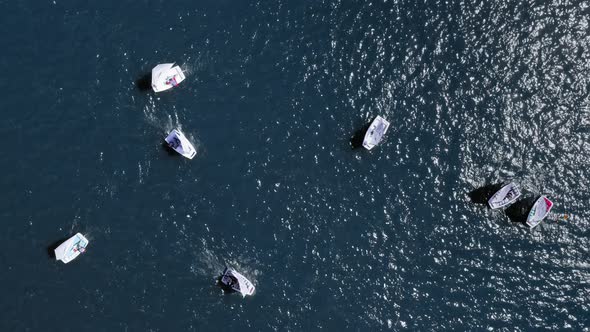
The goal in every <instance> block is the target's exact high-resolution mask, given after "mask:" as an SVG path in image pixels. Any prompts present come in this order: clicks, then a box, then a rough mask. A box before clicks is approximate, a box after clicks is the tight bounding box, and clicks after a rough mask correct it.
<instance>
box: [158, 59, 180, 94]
mask: <svg viewBox="0 0 590 332" xmlns="http://www.w3.org/2000/svg"><path fill="white" fill-rule="evenodd" d="M185 78H186V77H185V76H184V73H183V72H182V70H181V69H180V67H179V66H175V65H174V63H162V64H159V65H157V66H155V67H154V69H152V89H154V92H162V91H166V90H168V89H172V88H173V87H175V86H177V85H178V84H180V82H182V81H184V79H185Z"/></svg>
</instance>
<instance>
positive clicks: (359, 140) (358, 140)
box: [350, 123, 371, 150]
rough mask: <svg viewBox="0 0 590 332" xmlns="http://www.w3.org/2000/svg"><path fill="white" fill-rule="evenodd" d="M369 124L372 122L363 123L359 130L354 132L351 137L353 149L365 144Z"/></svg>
mask: <svg viewBox="0 0 590 332" xmlns="http://www.w3.org/2000/svg"><path fill="white" fill-rule="evenodd" d="M369 126H371V123H367V124H365V125H363V126H362V127H361V128H360V129H359V130H357V131H355V132H354V133H353V134H352V137H351V138H350V146H351V147H352V149H353V150H356V149H358V148H360V147H362V146H363V140H364V138H365V134H366V133H367V130H369Z"/></svg>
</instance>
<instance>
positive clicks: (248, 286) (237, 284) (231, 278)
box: [220, 268, 255, 297]
mask: <svg viewBox="0 0 590 332" xmlns="http://www.w3.org/2000/svg"><path fill="white" fill-rule="evenodd" d="M220 281H221V284H223V285H224V286H225V287H228V288H230V289H232V290H234V291H236V292H238V293H240V294H242V297H246V295H252V294H254V289H255V287H254V285H253V284H252V283H251V282H250V280H248V279H246V277H244V276H243V275H241V274H240V273H238V272H237V271H236V270H233V269H230V268H226V269H225V271H223V275H222V276H221V280H220Z"/></svg>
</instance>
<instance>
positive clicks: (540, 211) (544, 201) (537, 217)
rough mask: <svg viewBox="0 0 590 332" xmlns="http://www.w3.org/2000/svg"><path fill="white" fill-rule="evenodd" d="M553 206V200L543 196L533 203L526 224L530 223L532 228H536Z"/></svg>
mask: <svg viewBox="0 0 590 332" xmlns="http://www.w3.org/2000/svg"><path fill="white" fill-rule="evenodd" d="M552 207H553V202H552V201H550V200H549V198H547V197H546V196H541V197H539V199H538V200H537V201H536V202H535V204H534V205H533V208H532V209H531V212H529V216H528V217H527V218H526V224H527V225H529V227H530V228H534V227H536V226H537V225H539V224H540V223H541V221H542V220H543V219H545V217H547V215H548V214H549V211H551V208H552Z"/></svg>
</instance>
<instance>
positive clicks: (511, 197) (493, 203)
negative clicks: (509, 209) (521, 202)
mask: <svg viewBox="0 0 590 332" xmlns="http://www.w3.org/2000/svg"><path fill="white" fill-rule="evenodd" d="M520 194H521V193H520V189H519V188H518V186H517V185H516V184H515V183H514V182H511V183H509V184H507V185H505V186H503V187H502V188H500V190H498V191H497V192H496V193H495V194H494V196H492V197H491V198H490V199H489V200H488V205H489V206H490V208H492V209H501V208H503V207H505V206H508V205H510V204H512V203H514V202H515V201H516V200H517V199H518V198H519V197H520Z"/></svg>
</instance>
